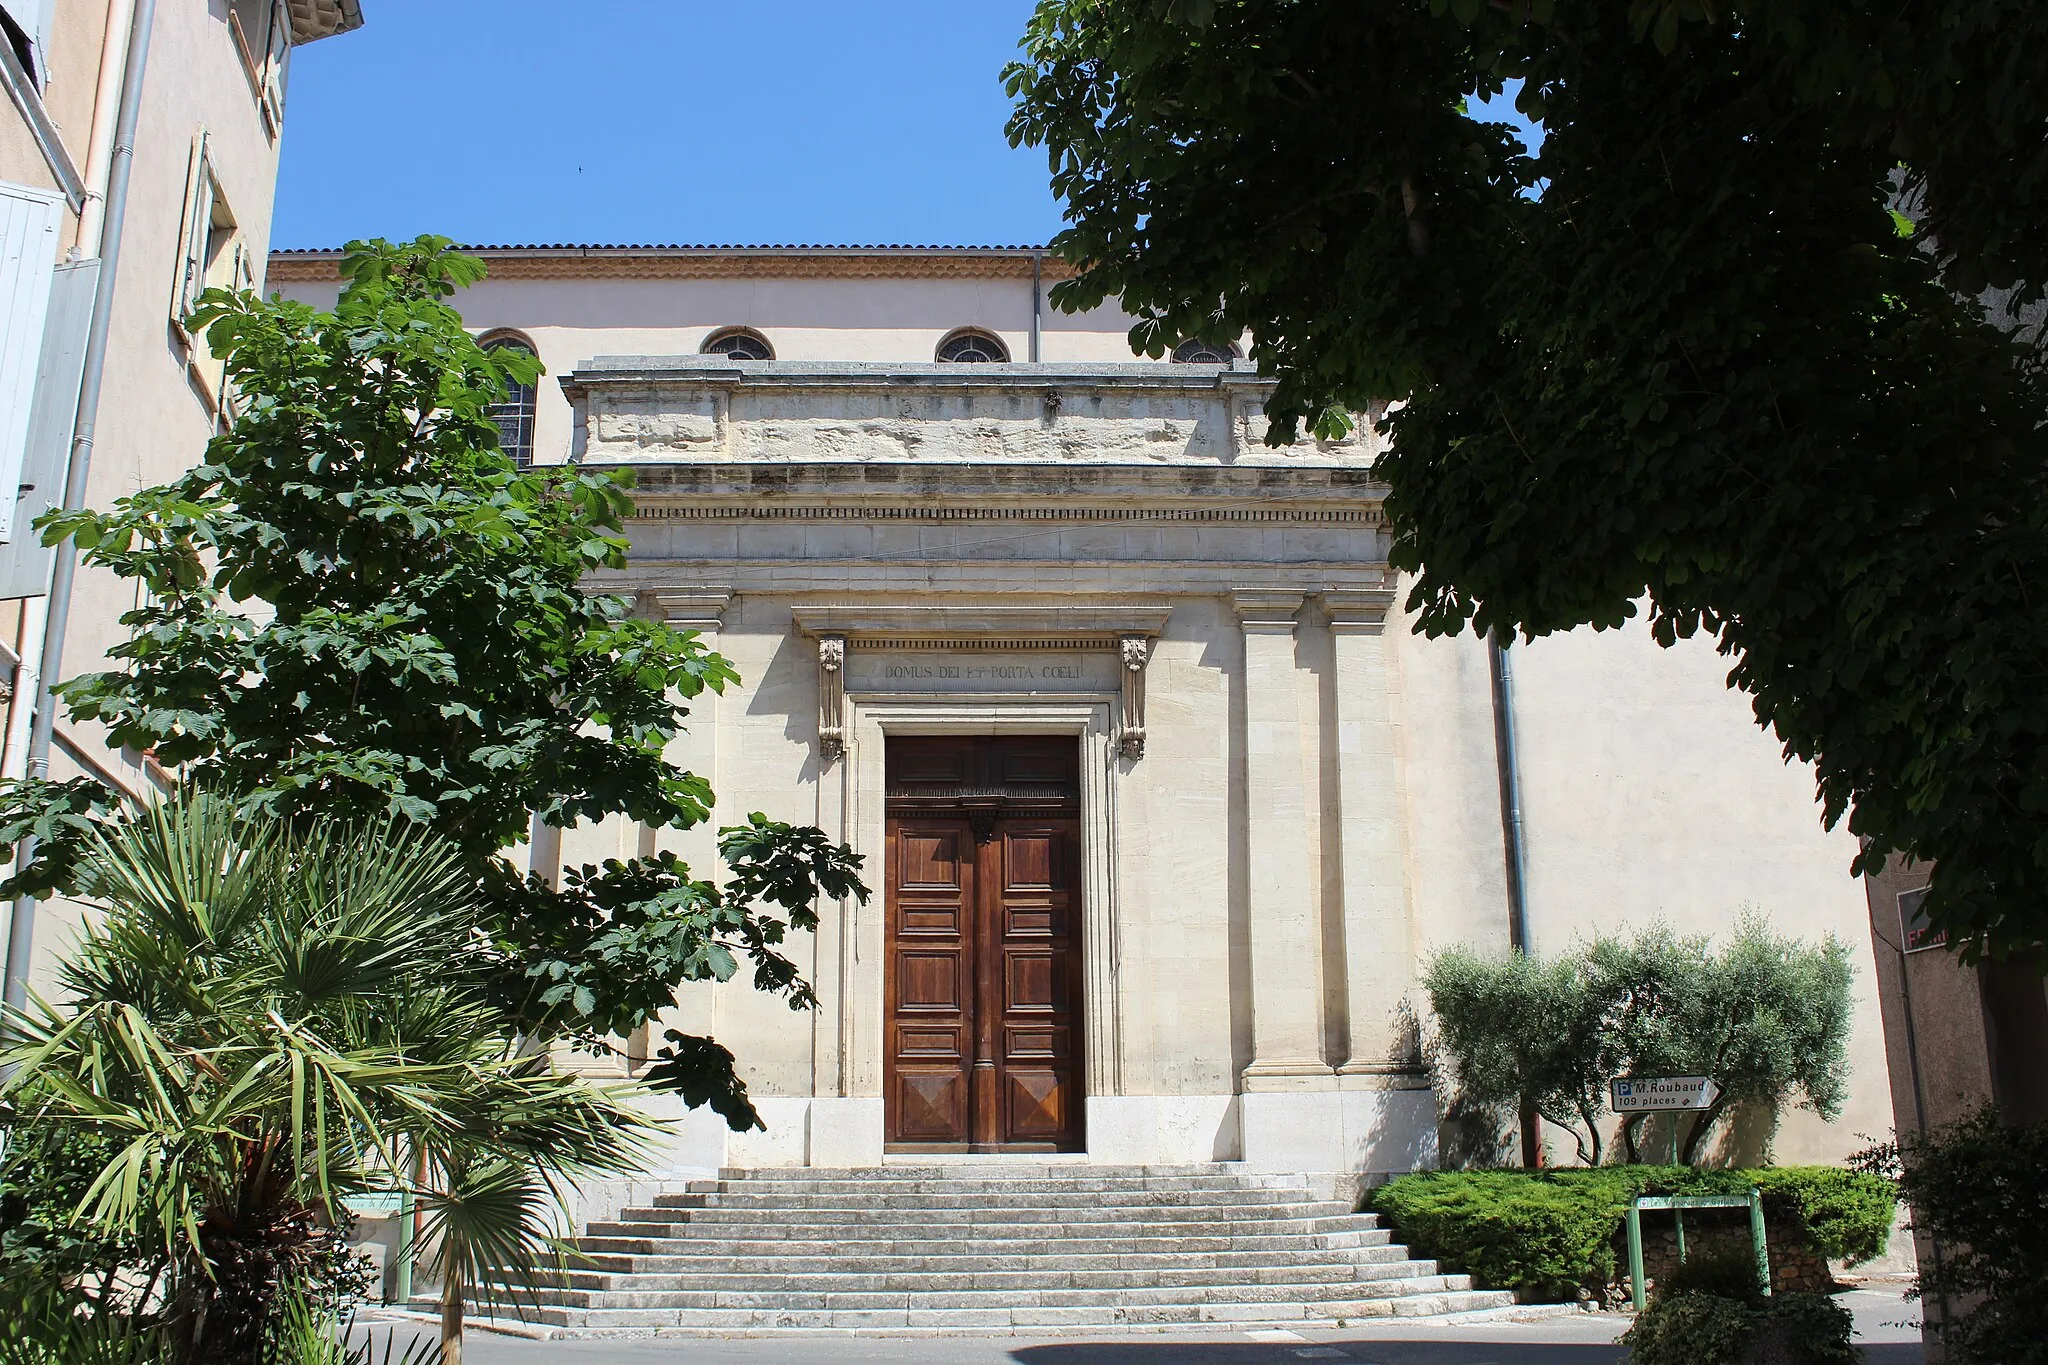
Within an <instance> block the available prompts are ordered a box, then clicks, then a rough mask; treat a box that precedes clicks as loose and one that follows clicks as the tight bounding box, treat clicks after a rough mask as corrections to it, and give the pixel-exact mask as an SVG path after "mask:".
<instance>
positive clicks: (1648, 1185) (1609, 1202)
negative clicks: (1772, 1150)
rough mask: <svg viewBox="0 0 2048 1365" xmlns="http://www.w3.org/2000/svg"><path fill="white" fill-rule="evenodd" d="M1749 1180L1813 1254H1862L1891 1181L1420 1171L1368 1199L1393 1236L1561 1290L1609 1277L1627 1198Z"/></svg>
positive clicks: (1594, 1285)
mask: <svg viewBox="0 0 2048 1365" xmlns="http://www.w3.org/2000/svg"><path fill="white" fill-rule="evenodd" d="M1751 1187H1755V1188H1757V1189H1760V1190H1761V1191H1762V1192H1763V1196H1764V1213H1765V1218H1766V1221H1767V1222H1768V1223H1769V1224H1770V1226H1772V1227H1773V1228H1775V1229H1777V1230H1778V1233H1779V1235H1780V1236H1783V1235H1785V1234H1786V1233H1787V1232H1788V1231H1789V1232H1791V1233H1792V1234H1793V1235H1795V1236H1796V1237H1797V1238H1798V1239H1799V1240H1801V1241H1803V1242H1805V1243H1806V1244H1807V1245H1808V1246H1810V1247H1812V1248H1813V1250H1814V1251H1816V1252H1817V1253H1819V1254H1820V1255H1823V1256H1826V1257H1830V1258H1833V1259H1839V1260H1848V1261H1851V1262H1854V1261H1860V1260H1868V1259H1869V1258H1871V1257H1872V1256H1875V1255H1877V1254H1879V1253H1880V1252H1882V1251H1883V1250H1884V1247H1885V1244H1886V1240H1887V1239H1888V1238H1889V1236H1890V1234H1891V1227H1892V1214H1893V1211H1894V1208H1895V1202H1894V1196H1893V1190H1892V1185H1891V1183H1890V1182H1889V1181H1887V1180H1885V1179H1883V1178H1881V1177H1879V1176H1877V1175H1873V1174H1869V1173H1866V1172H1854V1171H1844V1170H1841V1169H1839V1168H1837V1167H1832V1166H1767V1167H1762V1168H1759V1169H1755V1170H1736V1171H1707V1170H1699V1169H1696V1168H1692V1167H1686V1166H1601V1167H1589V1168H1578V1169H1573V1168H1569V1167H1564V1168H1559V1169H1556V1170H1548V1171H1421V1172H1417V1173H1415V1174H1413V1175H1404V1176H1398V1177H1396V1178H1395V1179H1393V1180H1391V1181H1389V1182H1388V1183H1387V1184H1385V1185H1382V1186H1381V1187H1380V1188H1379V1189H1377V1190H1375V1191H1374V1192H1373V1194H1372V1196H1371V1200H1370V1204H1371V1207H1372V1209H1373V1210H1374V1211H1375V1212H1378V1213H1381V1214H1384V1215H1386V1217H1387V1220H1388V1222H1389V1224H1390V1225H1391V1226H1392V1227H1393V1229H1394V1232H1395V1235H1396V1236H1398V1237H1399V1238H1400V1239H1401V1240H1402V1241H1404V1242H1407V1243H1408V1244H1410V1245H1411V1246H1414V1247H1416V1248H1418V1249H1419V1250H1420V1251H1422V1252H1423V1253H1424V1254H1426V1255H1430V1256H1434V1257H1436V1258H1438V1259H1439V1260H1441V1261H1443V1262H1444V1263H1445V1264H1446V1265H1447V1266H1450V1267H1451V1268H1453V1269H1456V1270H1459V1271H1463V1272H1466V1273H1469V1274H1471V1275H1474V1276H1477V1277H1478V1278H1479V1280H1480V1281H1481V1282H1482V1283H1484V1284H1486V1285H1489V1286H1492V1287H1495V1288H1500V1289H1513V1290H1517V1291H1521V1292H1525V1293H1527V1294H1529V1295H1531V1296H1533V1297H1536V1298H1539V1299H1553V1300H1568V1299H1570V1298H1572V1297H1573V1296H1574V1294H1576V1292H1577V1291H1578V1290H1579V1289H1580V1288H1585V1289H1587V1290H1590V1291H1594V1292H1596V1293H1597V1292H1598V1291H1599V1290H1600V1289H1602V1288H1604V1287H1605V1286H1607V1285H1609V1284H1611V1283H1613V1282H1614V1281H1615V1279H1616V1236H1617V1234H1618V1232H1619V1231H1620V1229H1621V1227H1622V1222H1623V1219H1624V1217H1625V1216H1626V1215H1627V1213H1628V1207H1629V1204H1630V1202H1631V1201H1632V1200H1634V1199H1635V1198H1636V1197H1637V1196H1639V1195H1645V1194H1738V1193H1742V1192H1744V1191H1747V1190H1748V1189H1750V1188H1751ZM1653 1216H1654V1215H1653Z"/></svg>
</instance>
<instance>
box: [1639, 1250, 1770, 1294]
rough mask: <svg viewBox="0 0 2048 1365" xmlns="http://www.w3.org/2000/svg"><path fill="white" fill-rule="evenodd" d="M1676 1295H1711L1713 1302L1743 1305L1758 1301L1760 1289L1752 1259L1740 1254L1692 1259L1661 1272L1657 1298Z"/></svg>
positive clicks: (1754, 1260)
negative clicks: (1720, 1301)
mask: <svg viewBox="0 0 2048 1365" xmlns="http://www.w3.org/2000/svg"><path fill="white" fill-rule="evenodd" d="M1680 1294H1711V1295H1713V1296H1714V1297H1715V1298H1717V1299H1736V1300H1738V1301H1740V1302H1743V1303H1749V1302H1751V1301H1753V1300H1755V1301H1760V1300H1761V1299H1762V1298H1763V1297H1764V1292H1763V1287H1762V1286H1761V1285H1759V1284H1758V1283H1757V1278H1756V1257H1754V1256H1752V1255H1750V1254H1749V1253H1747V1252H1742V1251H1732V1252H1730V1251H1724V1252H1722V1253H1720V1254H1719V1255H1712V1256H1695V1257H1693V1258H1692V1259H1691V1260H1689V1261H1686V1262H1684V1263H1683V1264H1681V1265H1675V1266H1673V1267H1671V1269H1669V1270H1667V1271H1665V1272H1664V1274H1663V1276H1662V1277H1661V1278H1659V1279H1658V1281H1657V1297H1659V1298H1676V1297H1677V1296H1678V1295H1680Z"/></svg>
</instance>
